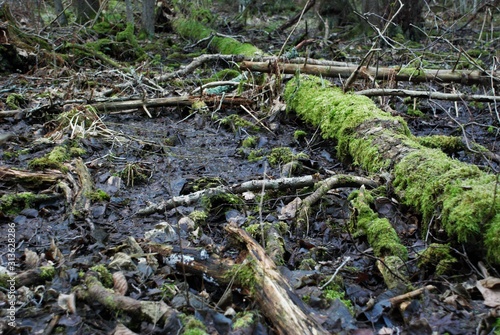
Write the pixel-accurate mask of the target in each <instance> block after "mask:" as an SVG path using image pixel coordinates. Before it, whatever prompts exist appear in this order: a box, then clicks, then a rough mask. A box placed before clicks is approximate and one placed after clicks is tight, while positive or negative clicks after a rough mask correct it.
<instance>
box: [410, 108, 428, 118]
mask: <svg viewBox="0 0 500 335" xmlns="http://www.w3.org/2000/svg"><path fill="white" fill-rule="evenodd" d="M406 114H408V115H410V116H416V117H424V116H425V114H424V113H423V112H422V111H421V110H420V109H418V108H413V107H408V109H407V110H406Z"/></svg>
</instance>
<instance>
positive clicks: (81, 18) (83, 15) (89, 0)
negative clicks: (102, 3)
mask: <svg viewBox="0 0 500 335" xmlns="http://www.w3.org/2000/svg"><path fill="white" fill-rule="evenodd" d="M73 4H74V6H75V9H76V20H77V21H78V23H80V24H84V23H86V22H88V21H90V20H92V19H93V18H94V17H95V15H96V14H97V11H98V10H99V0H75V1H74V2H73Z"/></svg>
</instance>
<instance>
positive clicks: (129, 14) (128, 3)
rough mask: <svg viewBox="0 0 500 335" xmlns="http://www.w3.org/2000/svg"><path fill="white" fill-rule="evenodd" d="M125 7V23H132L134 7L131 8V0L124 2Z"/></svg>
mask: <svg viewBox="0 0 500 335" xmlns="http://www.w3.org/2000/svg"><path fill="white" fill-rule="evenodd" d="M125 7H126V8H127V23H129V24H133V25H135V23H134V7H133V6H132V0H125Z"/></svg>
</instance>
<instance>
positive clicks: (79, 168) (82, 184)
mask: <svg viewBox="0 0 500 335" xmlns="http://www.w3.org/2000/svg"><path fill="white" fill-rule="evenodd" d="M74 167H75V172H76V174H77V175H78V181H79V183H78V192H77V193H76V196H75V199H74V200H73V207H72V212H73V213H75V214H78V215H83V214H85V213H87V212H88V210H89V208H90V199H89V198H88V194H89V193H90V192H92V190H93V189H94V183H93V181H92V177H91V176H90V173H89V170H88V169H87V167H86V166H85V164H84V163H83V161H82V159H81V158H77V159H75V164H74Z"/></svg>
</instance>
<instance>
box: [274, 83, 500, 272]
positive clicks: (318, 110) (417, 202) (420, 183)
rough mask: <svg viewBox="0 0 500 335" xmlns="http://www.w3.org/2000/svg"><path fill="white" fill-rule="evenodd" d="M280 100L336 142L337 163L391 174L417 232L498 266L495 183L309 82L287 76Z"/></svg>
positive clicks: (372, 111)
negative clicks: (415, 218)
mask: <svg viewBox="0 0 500 335" xmlns="http://www.w3.org/2000/svg"><path fill="white" fill-rule="evenodd" d="M284 96H285V101H286V103H287V105H288V108H290V109H293V110H295V111H296V112H297V114H298V115H299V116H301V117H302V118H303V119H304V120H306V121H308V122H311V123H312V124H313V125H314V126H319V127H320V129H321V131H322V135H323V137H324V138H331V139H334V140H335V141H336V143H337V148H336V149H337V153H338V155H339V156H340V158H343V159H351V160H352V162H353V163H354V164H356V165H360V166H361V167H362V168H364V169H365V170H368V171H370V172H372V173H378V172H380V171H384V170H386V171H389V172H391V173H392V177H393V178H392V180H393V186H394V187H395V191H396V194H397V196H398V197H399V198H400V199H401V202H402V203H404V204H405V205H409V206H412V207H414V208H415V209H416V210H417V211H419V212H420V213H421V214H422V219H423V225H422V226H423V227H422V229H423V231H424V232H426V231H427V229H428V228H429V227H428V225H429V224H430V223H431V222H432V223H433V224H432V227H430V228H432V229H436V230H441V229H442V230H444V231H445V232H446V233H447V234H448V235H449V236H450V237H454V238H456V241H457V242H456V243H455V244H459V243H465V246H466V248H467V250H468V255H469V257H473V256H477V257H483V256H484V254H486V256H487V258H488V259H489V260H490V261H492V262H494V263H496V264H500V196H499V195H498V189H499V188H500V187H499V185H498V183H499V180H498V176H496V175H494V174H490V173H486V172H484V171H482V170H480V169H479V168H478V167H477V166H475V165H469V164H465V163H462V162H459V161H457V160H454V159H451V158H450V157H448V156H447V155H446V154H444V153H443V152H442V151H441V150H438V149H430V148H425V147H423V146H421V145H420V144H419V143H418V142H417V141H416V140H415V137H414V136H413V135H412V134H411V133H410V130H409V129H408V126H407V124H406V122H405V121H404V120H403V119H401V118H398V117H392V116H391V115H390V114H389V113H386V112H383V111H382V110H380V109H379V108H377V107H376V106H375V104H374V103H373V102H372V101H371V100H370V99H369V98H367V97H364V96H356V95H352V94H343V93H342V92H341V91H340V90H339V89H337V88H334V87H332V86H331V84H330V83H328V82H327V81H324V80H321V79H319V78H317V77H312V76H305V75H301V76H297V77H295V78H294V79H293V80H291V81H290V82H288V84H287V86H286V89H285V94H284Z"/></svg>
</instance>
